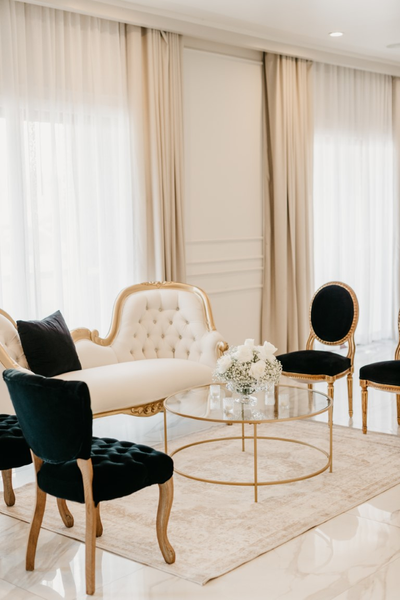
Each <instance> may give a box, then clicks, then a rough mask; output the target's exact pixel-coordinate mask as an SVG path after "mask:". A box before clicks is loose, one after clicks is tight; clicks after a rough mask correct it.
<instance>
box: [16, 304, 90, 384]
mask: <svg viewBox="0 0 400 600" xmlns="http://www.w3.org/2000/svg"><path fill="white" fill-rule="evenodd" d="M17 327H18V333H19V337H20V339H21V344H22V348H23V351H24V353H25V357H26V360H27V361H28V365H29V367H30V369H31V370H32V371H33V372H34V373H37V374H38V375H43V376H44V377H53V376H54V375H60V374H61V373H67V372H68V371H78V370H80V369H82V366H81V363H80V361H79V358H78V354H77V352H76V348H75V344H74V341H73V339H72V337H71V334H70V332H69V329H68V327H67V324H66V322H65V321H64V317H63V316H62V314H61V313H60V311H59V310H58V311H57V312H55V313H53V314H52V315H50V316H49V317H46V318H45V319H43V320H42V321H17Z"/></svg>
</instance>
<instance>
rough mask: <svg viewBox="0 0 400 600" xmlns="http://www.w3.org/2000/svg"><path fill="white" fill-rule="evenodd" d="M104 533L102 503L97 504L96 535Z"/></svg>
mask: <svg viewBox="0 0 400 600" xmlns="http://www.w3.org/2000/svg"><path fill="white" fill-rule="evenodd" d="M101 535H103V523H102V522H101V517H100V504H98V505H97V506H96V537H100V536H101Z"/></svg>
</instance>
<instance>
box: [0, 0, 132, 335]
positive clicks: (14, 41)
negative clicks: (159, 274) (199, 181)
mask: <svg viewBox="0 0 400 600" xmlns="http://www.w3.org/2000/svg"><path fill="white" fill-rule="evenodd" d="M0 11H1V12H0V39H1V42H0V43H1V54H0V65H1V67H0V68H1V71H0V77H1V84H0V90H1V92H0V111H1V112H0V128H1V129H0V144H1V146H0V178H1V181H2V185H1V190H0V210H1V219H0V280H1V287H0V306H1V307H3V308H4V309H5V310H9V311H10V313H11V314H12V316H14V318H26V317H31V318H32V317H34V316H41V317H42V316H45V315H47V314H49V313H50V312H53V311H54V310H57V309H60V310H61V311H62V312H63V313H64V315H65V317H66V320H67V323H68V324H69V325H70V326H71V327H73V326H77V325H86V324H87V326H89V327H90V326H96V327H100V326H101V325H103V326H105V327H107V325H108V324H109V321H110V314H111V307H112V302H113V300H114V298H115V295H116V293H117V292H118V291H119V290H120V289H121V288H122V287H123V286H124V285H127V284H128V283H130V282H132V281H133V280H134V279H135V278H137V273H136V272H135V261H134V260H133V259H132V255H133V252H132V245H133V244H132V239H133V221H132V191H131V158H130V137H129V120H128V110H127V84H126V65H125V61H126V52H125V29H124V26H121V25H119V24H118V23H115V22H111V21H105V20H101V19H97V18H90V17H85V16H81V15H76V14H73V13H68V12H63V11H57V10H53V9H47V8H42V7H38V6H33V5H29V4H22V3H20V2H16V3H14V2H9V1H8V0H1V2H0Z"/></svg>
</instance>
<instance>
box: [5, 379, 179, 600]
mask: <svg viewBox="0 0 400 600" xmlns="http://www.w3.org/2000/svg"><path fill="white" fill-rule="evenodd" d="M3 378H4V380H5V382H6V384H7V387H8V390H9V392H10V396H11V400H12V403H13V405H14V409H15V412H16V414H17V417H18V421H19V424H20V427H21V430H22V432H23V435H24V437H25V439H26V441H27V443H28V446H29V447H30V449H31V451H32V456H33V461H34V465H35V471H36V483H37V496H36V506H35V511H34V516H33V520H32V524H31V528H30V532H29V539H28V547H27V553H26V569H27V570H28V571H32V570H33V569H34V564H35V553H36V546H37V541H38V537H39V532H40V527H41V524H42V519H43V514H44V509H45V505H46V494H50V495H51V496H55V497H56V498H59V499H64V500H71V501H75V502H81V503H84V504H85V506H86V535H85V544H86V593H87V594H93V593H94V591H95V541H96V535H97V536H99V535H101V534H102V531H103V528H102V524H101V519H100V509H99V506H100V502H101V501H103V500H112V499H113V498H120V497H122V496H128V495H130V494H132V493H134V492H136V491H138V490H141V489H143V488H144V487H147V486H150V485H153V484H156V483H157V484H158V485H159V492H160V496H159V504H158V512H157V522H156V529H157V539H158V543H159V547H160V550H161V553H162V555H163V557H164V560H165V561H166V562H167V563H173V562H174V561H175V552H174V550H173V548H172V546H171V545H170V543H169V541H168V537H167V526H168V520H169V514H170V511H171V506H172V500H173V479H172V475H173V462H172V459H171V457H169V456H168V455H167V454H164V453H163V452H157V451H156V450H153V449H152V448H149V447H148V446H143V445H139V444H133V443H131V442H123V441H118V440H115V439H110V438H94V437H92V421H93V419H92V410H91V406H90V394H89V389H88V387H87V385H86V383H84V382H81V381H63V380H61V379H53V378H46V377H42V376H41V375H31V374H27V373H24V372H21V371H18V370H17V369H7V370H6V371H4V372H3Z"/></svg>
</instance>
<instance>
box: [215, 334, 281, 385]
mask: <svg viewBox="0 0 400 600" xmlns="http://www.w3.org/2000/svg"><path fill="white" fill-rule="evenodd" d="M276 351H277V348H275V346H273V345H272V344H270V343H269V342H264V344H263V346H255V345H254V340H245V342H244V344H243V345H242V346H232V348H229V350H227V351H226V352H224V354H223V355H222V356H221V357H220V358H219V359H218V360H217V365H216V369H215V371H214V373H213V379H214V381H220V382H224V383H226V384H227V388H228V389H230V390H231V391H234V392H239V393H240V394H243V395H244V396H248V395H250V394H252V393H253V392H255V391H260V390H264V389H266V387H267V386H268V385H269V384H271V383H274V384H277V383H278V382H279V378H280V376H281V373H282V365H281V363H280V362H279V360H277V358H276V356H274V354H275V352H276Z"/></svg>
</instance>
